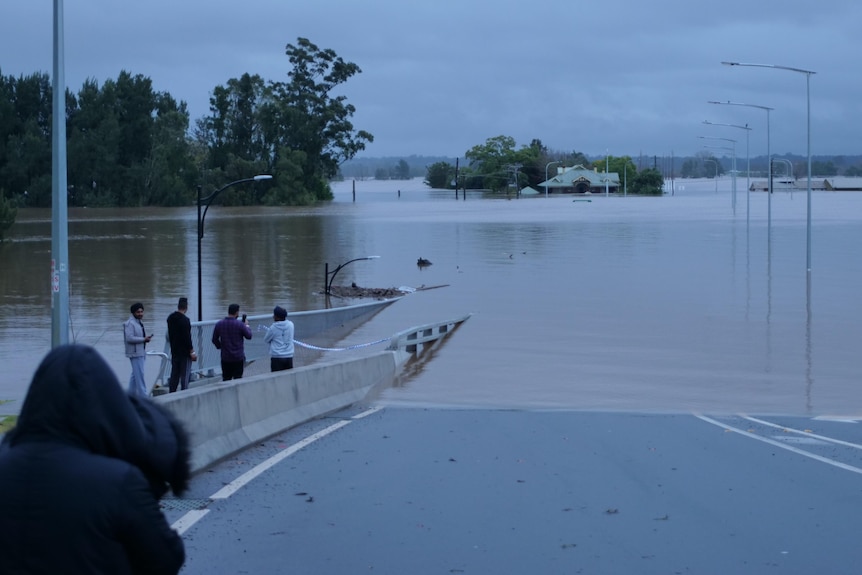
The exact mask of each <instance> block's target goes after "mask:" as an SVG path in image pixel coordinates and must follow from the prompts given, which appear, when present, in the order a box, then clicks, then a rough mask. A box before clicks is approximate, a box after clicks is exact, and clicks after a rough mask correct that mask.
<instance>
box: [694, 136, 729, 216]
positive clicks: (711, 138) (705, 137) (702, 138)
mask: <svg viewBox="0 0 862 575" xmlns="http://www.w3.org/2000/svg"><path fill="white" fill-rule="evenodd" d="M698 138H700V139H701V140H724V141H725V142H731V143H732V145H733V147H732V148H731V150H732V151H733V156H732V158H733V159H732V163H731V171H732V172H733V183H732V190H733V192H732V193H733V195H732V198H731V206H732V208H733V214H734V215H736V140H734V139H732V138H716V137H713V136H698ZM707 147H709V146H707Z"/></svg>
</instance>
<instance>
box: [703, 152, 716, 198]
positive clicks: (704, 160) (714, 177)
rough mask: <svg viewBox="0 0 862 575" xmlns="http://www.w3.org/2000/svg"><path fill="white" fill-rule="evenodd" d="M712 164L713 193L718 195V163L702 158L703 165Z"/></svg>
mask: <svg viewBox="0 0 862 575" xmlns="http://www.w3.org/2000/svg"><path fill="white" fill-rule="evenodd" d="M707 162H712V163H713V164H715V175H714V176H713V177H712V179H713V180H715V193H716V194H717V193H718V162H717V161H716V160H710V159H709V158H704V159H703V163H704V164H705V163H707Z"/></svg>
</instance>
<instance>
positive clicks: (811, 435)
mask: <svg viewBox="0 0 862 575" xmlns="http://www.w3.org/2000/svg"><path fill="white" fill-rule="evenodd" d="M742 417H744V418H745V419H747V420H748V421H753V422H754V423H759V424H761V425H768V426H769V427H774V428H776V429H782V430H784V431H789V432H790V433H798V434H800V435H804V436H805V437H813V438H815V439H820V440H822V441H828V442H829V443H835V444H837V445H843V446H845V447H853V448H854V449H862V445H859V444H858V443H850V442H849V441H842V440H840V439H835V438H832V437H826V436H825V435H817V434H816V433H811V432H810V431H804V430H802V429H793V428H792V427H785V426H784V425H776V424H774V423H771V422H769V421H763V420H762V419H757V418H756V417H748V416H747V415H743V416H742Z"/></svg>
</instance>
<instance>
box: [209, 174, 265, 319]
mask: <svg viewBox="0 0 862 575" xmlns="http://www.w3.org/2000/svg"><path fill="white" fill-rule="evenodd" d="M271 179H272V176H271V175H269V174H261V175H258V176H254V177H253V178H244V179H242V180H236V181H235V182H231V183H229V184H227V185H225V186H222V187H221V188H219V189H217V190H216V191H214V192H213V193H211V194H210V195H208V196H206V197H205V198H202V197H201V187H200V186H198V321H203V302H202V298H201V283H202V281H201V239H203V237H204V218H206V217H207V210H209V209H210V204H212V202H213V200H214V199H216V196H218V195H219V194H220V193H222V192H223V191H225V190H226V189H228V188H230V187H231V186H236V185H239V184H244V183H247V182H259V181H261V180H271ZM202 205H205V206H206V207H204V210H203V213H201V206H202Z"/></svg>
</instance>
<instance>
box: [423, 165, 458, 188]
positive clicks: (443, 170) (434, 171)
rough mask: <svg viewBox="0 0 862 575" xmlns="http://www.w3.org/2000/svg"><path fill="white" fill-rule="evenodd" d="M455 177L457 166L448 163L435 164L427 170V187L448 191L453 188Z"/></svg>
mask: <svg viewBox="0 0 862 575" xmlns="http://www.w3.org/2000/svg"><path fill="white" fill-rule="evenodd" d="M454 177H455V166H453V165H452V164H449V163H447V162H435V163H433V164H431V165H430V166H428V168H427V172H426V174H425V185H426V186H430V187H432V188H435V189H440V190H448V189H451V188H452V178H454Z"/></svg>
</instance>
